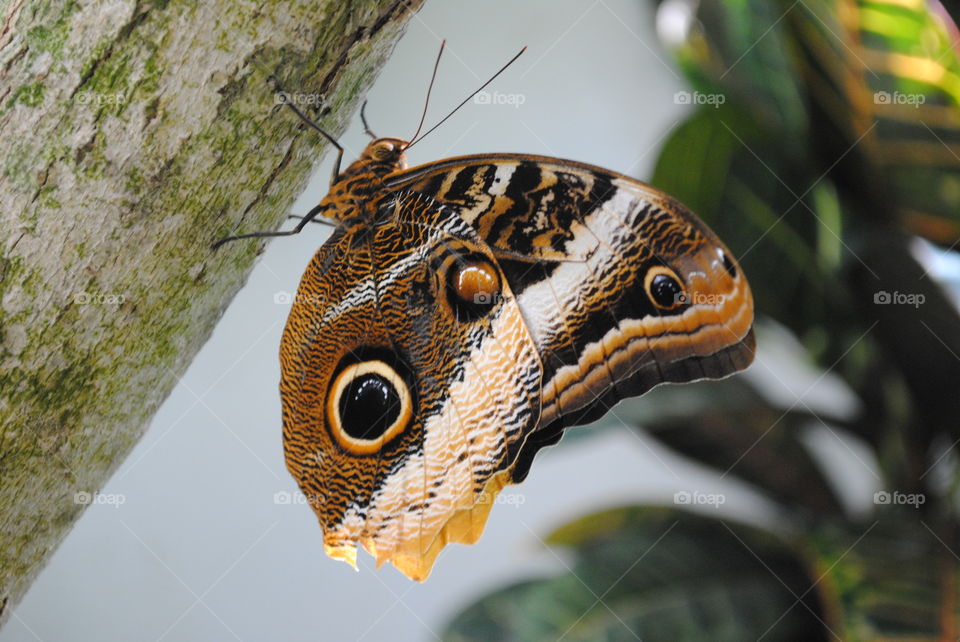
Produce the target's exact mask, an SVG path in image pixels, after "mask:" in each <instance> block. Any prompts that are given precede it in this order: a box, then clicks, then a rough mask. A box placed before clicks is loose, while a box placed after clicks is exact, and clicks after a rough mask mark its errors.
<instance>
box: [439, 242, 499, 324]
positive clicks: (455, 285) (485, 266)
mask: <svg viewBox="0 0 960 642" xmlns="http://www.w3.org/2000/svg"><path fill="white" fill-rule="evenodd" d="M446 264H447V265H446V269H441V271H440V275H441V279H442V281H445V282H446V289H447V299H448V301H449V302H450V306H451V308H453V310H454V312H455V314H456V315H457V319H458V320H460V321H476V320H477V319H480V318H482V317H484V316H486V315H488V314H489V313H490V311H491V310H493V309H494V308H496V307H497V304H498V303H500V299H501V298H502V293H503V284H502V283H501V280H500V271H499V270H498V269H497V267H496V266H495V265H493V264H492V263H490V262H489V261H488V260H487V258H486V257H485V256H483V255H459V256H457V257H456V258H455V259H454V258H453V257H449V256H448V257H447V260H446Z"/></svg>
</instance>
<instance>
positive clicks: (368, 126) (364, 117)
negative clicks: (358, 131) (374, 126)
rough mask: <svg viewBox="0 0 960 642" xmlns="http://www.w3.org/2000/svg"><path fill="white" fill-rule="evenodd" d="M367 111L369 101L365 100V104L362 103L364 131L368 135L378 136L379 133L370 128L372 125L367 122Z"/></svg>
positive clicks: (371, 136)
mask: <svg viewBox="0 0 960 642" xmlns="http://www.w3.org/2000/svg"><path fill="white" fill-rule="evenodd" d="M366 112H367V101H366V100H364V101H363V104H362V105H360V122H362V123H363V131H364V132H365V133H366V134H367V136H369V137H370V138H376V137H377V135H376V134H374V133H373V131H372V130H371V129H370V125H368V124H367V113H366Z"/></svg>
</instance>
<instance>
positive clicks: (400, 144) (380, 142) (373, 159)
mask: <svg viewBox="0 0 960 642" xmlns="http://www.w3.org/2000/svg"><path fill="white" fill-rule="evenodd" d="M409 144H410V143H408V142H407V141H405V140H403V139H400V138H375V139H374V140H372V141H370V143H369V144H368V145H367V147H366V149H364V150H363V154H362V155H361V156H360V162H362V163H364V164H365V165H367V166H371V165H372V166H374V167H376V168H377V169H378V170H382V171H384V172H385V173H390V172H395V171H399V170H403V169H406V168H407V155H406V154H405V153H404V150H405V149H406V148H407V146H409Z"/></svg>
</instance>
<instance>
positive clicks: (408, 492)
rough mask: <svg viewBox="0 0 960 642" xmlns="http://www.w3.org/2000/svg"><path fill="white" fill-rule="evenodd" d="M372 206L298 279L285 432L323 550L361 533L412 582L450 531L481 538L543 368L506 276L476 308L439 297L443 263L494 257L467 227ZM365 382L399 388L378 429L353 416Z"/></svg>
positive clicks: (342, 552) (452, 535)
mask: <svg viewBox="0 0 960 642" xmlns="http://www.w3.org/2000/svg"><path fill="white" fill-rule="evenodd" d="M383 208H384V212H382V213H381V219H380V220H379V222H378V223H377V224H376V225H374V226H366V225H364V226H358V227H357V228H356V229H354V230H347V231H346V232H342V233H341V234H340V235H339V238H335V239H333V240H332V241H331V242H330V244H329V245H332V248H328V246H324V247H325V248H328V249H325V250H324V249H321V251H320V252H318V253H317V256H316V257H315V258H314V261H313V263H312V264H311V266H310V267H308V269H307V271H306V273H305V274H304V278H303V280H302V281H301V284H300V287H299V290H298V292H297V298H296V300H295V302H294V305H293V309H292V310H291V313H290V317H289V320H288V323H287V326H286V329H285V331H284V336H283V341H282V344H281V364H282V373H283V377H282V382H281V396H282V399H283V408H284V437H285V439H284V444H285V451H286V460H287V464H288V468H289V469H290V472H291V473H292V474H293V476H294V477H295V478H296V479H297V481H298V482H299V484H300V487H301V489H303V491H304V493H305V494H306V495H307V497H308V498H309V499H310V500H311V503H312V504H313V507H314V509H315V510H316V512H317V514H318V516H319V518H320V522H321V525H322V526H323V530H324V542H325V546H326V549H327V552H328V554H330V555H331V556H332V557H336V558H339V559H345V560H347V561H350V562H352V563H355V555H356V548H355V543H360V544H361V545H362V546H363V547H364V548H365V549H366V550H367V551H368V552H370V553H371V554H372V555H374V556H375V557H376V558H377V562H378V564H382V563H383V562H385V561H391V562H392V563H393V564H394V565H395V566H396V567H397V568H398V569H400V570H401V571H402V572H404V573H405V574H406V575H408V576H409V577H411V578H414V579H420V580H422V579H425V578H426V576H427V575H428V574H429V572H430V568H431V567H432V565H433V562H434V559H435V558H436V556H437V554H438V553H439V552H440V551H441V550H442V549H443V547H444V546H445V545H446V544H447V543H448V542H463V543H473V542H474V541H476V539H477V538H478V537H479V536H480V534H481V532H482V530H483V526H484V524H485V522H486V515H487V513H488V512H489V510H490V507H491V502H490V501H488V500H489V499H490V498H492V497H494V496H495V495H496V493H497V491H499V489H500V487H501V486H502V485H503V479H502V478H499V477H498V474H499V473H501V472H502V471H503V470H505V469H508V468H509V467H510V465H511V464H512V462H513V461H515V460H516V457H517V452H518V451H519V449H520V446H521V445H522V443H523V437H525V436H526V435H527V434H529V433H530V432H531V431H532V430H533V427H534V426H535V425H536V423H537V420H538V416H539V397H540V377H541V369H540V362H539V358H538V356H537V352H536V349H535V347H534V344H533V341H532V339H531V337H530V335H529V333H528V332H527V330H526V326H525V324H524V323H523V319H522V317H521V315H520V313H519V308H518V307H517V305H516V301H515V299H514V298H513V296H512V293H511V292H510V290H509V287H508V286H506V285H505V284H504V287H503V288H502V289H500V291H499V294H498V296H497V299H496V301H493V302H492V304H491V305H483V306H480V307H479V308H478V307H477V306H474V305H473V304H472V302H470V301H467V302H462V301H459V300H457V299H456V298H455V297H452V296H451V293H450V291H449V288H448V287H447V282H448V281H449V279H450V277H449V273H450V272H451V270H456V269H457V268H458V266H459V265H461V264H463V263H464V261H467V262H471V261H472V262H473V263H478V262H479V263H480V264H485V265H489V266H495V264H496V260H495V258H494V257H493V255H492V254H491V253H490V251H489V249H488V248H487V247H486V245H485V244H484V243H483V242H482V241H481V240H480V239H479V238H478V237H477V235H476V233H475V232H474V231H473V229H472V228H471V227H470V226H469V225H467V224H466V223H465V222H464V221H462V220H461V219H459V218H458V217H456V215H454V214H452V213H445V212H443V211H441V210H439V209H438V208H437V207H436V206H434V205H433V204H432V203H430V202H429V201H428V200H426V199H423V198H421V197H418V196H416V195H406V196H397V198H395V199H388V201H387V202H386V203H385V204H384V205H383ZM332 254H338V255H339V256H340V257H341V258H340V259H339V260H335V261H332V262H331V261H329V257H330V256H331V255H332ZM317 303H319V304H320V305H319V306H318V305H316V304H317ZM481 308H482V309H481ZM370 382H373V384H379V385H387V386H389V387H390V389H392V390H395V391H399V394H397V395H396V397H397V399H396V401H397V403H396V404H395V406H396V412H395V413H393V412H388V413H386V414H388V418H387V419H386V420H385V423H386V424H389V425H388V426H380V428H375V427H371V426H366V425H363V421H362V420H363V419H364V408H363V407H362V405H363V404H364V403H370V400H368V399H367V397H366V396H365V395H364V394H362V393H360V392H358V391H360V390H362V389H363V386H364V385H368V384H370ZM384 382H385V383H384ZM351 395H357V396H358V398H359V399H360V402H359V403H360V406H358V407H357V408H356V409H353V408H351V407H350V406H349V398H350V396H351ZM344 398H347V400H348V403H347V405H346V406H345V405H344V401H343V400H344ZM351 413H353V414H354V417H351V416H350V414H351ZM394 415H396V419H393V416H394ZM368 419H369V420H370V421H372V422H374V423H375V422H376V421H377V420H379V419H380V418H379V417H372V418H368ZM368 423H369V421H368ZM368 434H369V435H371V436H373V437H368ZM374 435H375V436H374Z"/></svg>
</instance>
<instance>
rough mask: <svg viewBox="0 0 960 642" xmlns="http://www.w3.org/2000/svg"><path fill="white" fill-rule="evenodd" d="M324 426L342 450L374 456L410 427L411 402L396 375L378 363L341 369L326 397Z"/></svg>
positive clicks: (407, 389) (407, 391) (373, 362)
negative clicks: (325, 421) (328, 429)
mask: <svg viewBox="0 0 960 642" xmlns="http://www.w3.org/2000/svg"><path fill="white" fill-rule="evenodd" d="M326 414H327V423H328V424H329V425H330V428H331V431H332V432H333V435H334V437H335V438H336V439H337V441H338V442H339V443H340V445H341V446H343V447H344V448H345V449H347V450H349V451H350V452H352V453H355V454H358V455H364V454H370V453H375V452H377V451H379V450H380V448H381V447H382V446H383V445H384V444H386V443H387V442H389V441H390V440H391V439H393V438H394V437H396V436H397V435H398V434H400V433H401V432H403V430H404V429H405V428H406V427H407V426H408V425H409V424H410V420H411V418H412V417H413V401H412V399H411V396H410V388H409V386H408V385H407V382H406V381H405V380H404V378H403V377H402V376H400V373H398V372H397V371H396V369H394V368H393V367H392V366H390V365H389V364H387V363H385V362H384V361H380V360H376V359H375V360H369V361H360V362H358V363H353V364H350V365H347V366H346V367H344V368H343V369H342V370H341V371H340V373H339V374H338V375H337V376H336V377H335V378H334V380H333V384H332V385H331V386H330V391H329V392H328V393H327V408H326Z"/></svg>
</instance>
